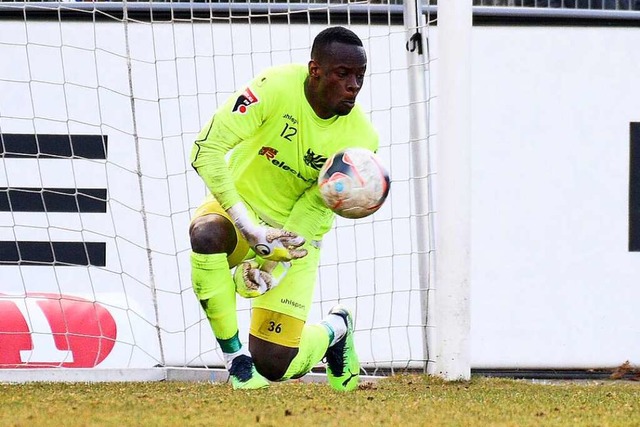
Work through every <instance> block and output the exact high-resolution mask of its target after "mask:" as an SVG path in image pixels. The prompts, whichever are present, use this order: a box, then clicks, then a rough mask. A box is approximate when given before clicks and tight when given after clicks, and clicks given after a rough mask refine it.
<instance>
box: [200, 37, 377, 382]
mask: <svg viewBox="0 0 640 427" xmlns="http://www.w3.org/2000/svg"><path fill="white" fill-rule="evenodd" d="M366 66H367V56H366V52H365V50H364V47H363V44H362V41H361V40H360V38H358V36H357V35H356V34H355V33H353V32H352V31H350V30H348V29H346V28H343V27H330V28H327V29H325V30H323V31H322V32H320V33H319V34H318V35H317V36H316V38H315V39H314V42H313V46H312V50H311V59H310V61H309V63H308V65H303V64H300V65H298V64H289V65H284V66H277V67H273V68H269V69H267V70H266V71H264V72H263V73H261V74H259V75H258V76H257V77H255V78H254V79H253V80H252V81H251V82H250V83H249V84H248V85H247V86H246V87H244V88H242V89H240V90H239V91H238V92H236V93H235V94H234V95H233V96H232V97H231V98H230V99H228V100H227V102H226V103H225V104H223V105H222V106H221V108H219V109H218V110H217V111H216V113H215V116H214V117H213V118H211V120H210V122H209V123H208V124H207V125H206V126H205V127H204V129H203V130H202V131H201V132H200V134H199V135H198V138H197V140H196V142H195V144H194V147H193V151H192V156H191V157H192V159H191V160H192V165H193V167H194V168H195V170H196V171H197V172H198V174H199V175H200V176H201V178H202V179H203V181H204V182H205V184H206V185H207V187H208V188H209V190H210V192H211V194H210V195H209V197H208V198H207V199H206V200H205V201H204V203H203V204H202V205H201V206H200V207H199V208H198V209H197V211H196V213H195V215H194V218H193V219H192V222H191V225H190V228H189V236H190V239H191V248H192V254H191V275H192V284H193V289H194V291H195V294H196V295H197V297H198V299H199V301H200V304H201V306H202V308H203V309H204V312H205V314H206V316H207V319H208V320H209V323H210V325H211V328H212V330H213V333H214V335H215V337H216V340H217V341H218V343H219V345H220V348H221V349H222V352H223V355H224V358H225V362H226V365H227V369H228V370H229V375H230V379H231V383H232V385H233V387H234V388H236V389H237V388H243V389H254V388H262V387H266V386H268V385H269V380H270V381H280V380H287V379H290V378H299V377H301V376H303V375H304V374H306V373H307V372H309V371H310V370H311V369H312V368H313V367H314V366H315V365H316V364H317V363H318V362H320V360H322V358H323V357H326V362H327V376H328V379H329V383H330V384H331V386H332V387H333V388H335V389H337V390H352V389H354V388H356V387H357V385H358V381H359V372H360V364H359V361H358V357H357V354H356V352H355V348H354V343H353V319H352V315H351V313H350V311H349V310H347V309H346V308H345V307H343V306H340V305H338V306H336V307H334V308H333V309H331V311H330V312H329V314H328V315H327V316H326V317H325V318H324V319H323V320H322V322H320V323H318V324H306V320H307V316H308V314H309V310H310V308H311V303H312V297H313V292H314V287H315V283H316V277H317V272H318V264H319V261H320V246H321V240H322V236H323V235H324V234H325V233H326V232H327V231H329V230H330V229H331V226H332V223H333V220H334V213H333V212H332V211H331V210H329V209H328V208H327V207H326V206H325V205H324V203H323V201H322V198H321V196H320V193H319V190H318V186H317V183H316V182H317V178H318V173H319V170H320V168H321V167H322V165H323V164H324V162H325V161H326V160H327V158H328V157H330V156H331V155H333V154H334V153H335V152H337V151H339V150H342V149H345V148H347V147H363V148H367V149H370V150H372V151H375V150H377V148H378V136H377V133H376V132H375V130H374V129H373V127H372V125H371V124H370V122H369V120H368V119H367V117H366V116H365V114H364V113H363V111H362V110H361V109H360V107H359V106H358V105H356V103H355V101H356V97H357V96H358V93H359V92H360V89H361V88H362V84H363V78H364V74H365V70H366ZM229 152H230V154H229ZM227 154H229V156H228V157H227ZM234 267H235V270H233V269H234ZM231 271H235V273H234V274H233V275H232V273H231ZM267 291H268V292H267ZM236 292H237V293H238V294H240V295H241V296H243V297H247V298H252V309H251V324H250V331H249V345H248V347H249V348H248V349H247V348H245V347H244V346H243V345H242V344H241V340H240V338H239V336H238V321H237V313H236Z"/></svg>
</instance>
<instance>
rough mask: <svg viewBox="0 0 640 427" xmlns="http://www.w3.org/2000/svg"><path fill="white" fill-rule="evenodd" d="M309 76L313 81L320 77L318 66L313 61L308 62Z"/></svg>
mask: <svg viewBox="0 0 640 427" xmlns="http://www.w3.org/2000/svg"><path fill="white" fill-rule="evenodd" d="M309 76H311V77H313V78H314V79H317V78H318V77H320V65H318V63H317V62H316V61H315V60H313V59H312V60H311V61H309Z"/></svg>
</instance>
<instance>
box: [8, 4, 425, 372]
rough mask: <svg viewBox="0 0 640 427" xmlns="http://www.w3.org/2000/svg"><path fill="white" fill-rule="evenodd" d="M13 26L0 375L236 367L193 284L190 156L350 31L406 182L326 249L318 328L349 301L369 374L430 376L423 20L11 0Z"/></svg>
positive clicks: (384, 140)
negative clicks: (236, 113) (284, 75)
mask: <svg viewBox="0 0 640 427" xmlns="http://www.w3.org/2000/svg"><path fill="white" fill-rule="evenodd" d="M427 18H428V16H427ZM427 21H428V19H427ZM0 23H1V25H0V57H1V58H3V60H2V61H0V143H1V145H0V277H1V283H2V287H1V288H0V289H1V290H0V312H1V313H2V315H1V316H0V368H4V369H5V370H6V369H12V368H42V367H49V368H118V369H123V368H148V367H154V366H163V367H169V366H170V367H208V368H215V367H222V366H224V363H223V359H222V354H221V352H220V349H219V347H218V346H217V343H216V342H215V340H214V338H213V334H212V332H211V330H210V329H209V325H208V323H207V321H206V319H205V318H204V316H203V313H202V310H201V308H200V306H199V304H198V301H197V300H196V298H195V296H194V293H193V291H192V289H191V283H190V267H189V254H190V247H189V239H188V234H187V229H188V225H189V221H190V217H191V215H192V214H193V212H194V210H195V208H196V207H197V206H198V205H199V204H200V203H201V202H202V200H203V198H204V196H205V187H204V185H203V184H202V181H201V180H200V178H199V177H198V176H197V175H196V173H195V172H194V171H193V170H192V168H191V167H190V164H189V153H190V150H191V145H192V143H193V141H194V138H195V136H196V134H197V133H198V132H199V131H200V129H201V128H202V127H203V125H204V124H205V123H206V122H207V120H208V119H209V118H210V116H211V115H212V114H213V112H214V111H215V109H216V107H217V106H218V105H219V104H220V103H221V102H223V101H224V100H225V99H226V98H227V97H228V96H229V95H230V94H231V93H232V92H234V91H235V90H236V89H237V88H238V87H239V86H241V85H242V84H243V83H245V82H247V81H248V80H249V79H250V78H251V77H252V76H253V75H255V74H256V73H257V72H259V71H261V70H263V69H264V68H266V67H268V66H270V65H275V64H282V63H287V62H302V63H306V62H307V61H308V57H309V51H310V46H311V42H312V40H313V38H314V36H315V35H316V34H317V33H318V32H319V31H321V30H322V29H323V28H324V27H326V26H327V25H344V26H347V27H349V28H350V29H352V30H353V31H355V32H356V33H357V34H358V35H359V36H360V37H361V38H362V40H363V42H364V44H365V48H366V50H367V52H368V58H369V66H368V69H367V75H366V79H365V86H364V88H363V90H362V92H361V95H360V98H359V99H360V102H361V104H362V105H363V107H364V109H365V110H366V111H367V112H368V114H369V116H370V118H371V120H372V122H373V123H374V125H375V127H376V128H377V129H378V131H379V133H380V140H381V147H380V150H379V154H380V156H381V158H382V159H383V160H384V162H385V163H386V164H387V165H388V167H389V170H390V174H391V179H392V189H391V193H390V197H389V199H388V201H387V203H386V204H385V205H384V206H383V207H382V209H381V210H380V211H378V212H377V213H376V214H375V215H373V216H372V217H369V218H366V219H361V220H357V221H353V220H346V219H342V218H338V219H337V221H336V223H335V226H334V228H333V230H332V231H331V232H330V233H329V234H328V235H327V236H326V238H325V239H324V242H323V257H322V261H321V267H320V272H319V277H318V286H317V290H316V294H315V297H314V302H313V307H312V308H311V314H310V319H309V320H310V321H312V322H315V321H318V320H319V319H320V318H322V317H323V315H324V314H325V313H326V312H327V311H328V310H329V309H330V307H331V306H333V305H334V304H335V303H336V302H341V303H344V304H346V305H348V306H350V307H352V308H353V309H354V311H355V315H356V345H357V350H358V353H359V355H360V358H361V360H362V362H363V368H364V369H365V371H366V372H367V373H369V374H379V373H387V372H394V371H397V370H404V369H425V366H426V364H427V361H428V359H429V357H428V348H427V347H428V346H427V342H428V339H427V338H426V337H428V336H429V327H428V326H430V325H428V323H427V320H428V310H426V308H427V306H428V301H427V299H428V298H427V297H428V292H427V288H428V286H429V283H428V281H429V271H430V266H429V260H430V257H431V256H432V247H431V246H430V245H431V244H430V241H431V237H430V235H429V231H428V228H425V227H426V225H427V224H428V222H429V212H428V211H424V209H421V208H420V207H419V206H418V207H416V206H417V204H416V199H415V194H417V193H418V194H421V196H420V197H422V198H426V199H428V196H427V195H426V194H425V193H424V191H426V190H427V188H426V187H425V186H424V185H423V184H424V182H425V180H427V181H428V178H429V177H428V176H427V174H426V173H425V172H424V171H425V170H426V169H424V168H417V169H416V167H415V164H414V163H415V162H417V161H423V160H424V159H416V158H415V156H414V152H415V146H416V144H427V143H428V139H427V138H426V135H422V136H421V137H420V136H419V137H418V140H416V136H415V135H411V128H412V126H411V123H410V118H411V117H412V116H414V117H415V112H412V109H414V108H416V104H417V103H418V104H424V102H427V98H426V97H424V98H418V101H417V102H416V98H415V97H413V95H415V93H414V92H415V87H412V86H411V85H410V83H409V82H410V79H409V77H408V73H409V72H410V68H412V67H410V66H409V64H410V63H409V60H408V50H409V51H414V50H415V49H417V48H420V49H421V50H422V51H423V54H422V56H421V58H423V61H424V63H423V64H418V70H419V75H420V76H421V78H424V79H428V75H427V74H426V73H424V71H425V69H427V68H428V64H427V62H428V56H427V54H428V49H427V46H426V40H427V37H428V33H427V30H428V26H424V27H422V24H420V23H419V22H418V24H416V25H414V27H413V28H412V29H408V28H406V27H405V23H404V21H403V6H402V5H395V4H386V3H379V4H374V3H368V2H349V3H345V4H341V3H334V2H330V3H313V4H301V3H288V2H287V3H255V4H249V3H191V2H189V3H177V2H176V3H131V2H123V3H111V2H105V3H98V2H96V3H93V2H91V3H57V2H47V3H44V2H43V3H38V2H33V3H11V2H3V3H1V4H0ZM409 31H410V32H411V33H416V32H419V33H420V35H419V36H417V38H415V37H414V38H413V40H409V37H408V36H407V34H408V32H409ZM420 38H421V39H422V43H420ZM420 66H422V68H420ZM413 68H414V69H415V68H416V64H415V61H414V65H413ZM425 81H426V80H425ZM418 107H419V108H421V109H419V110H418V111H425V110H424V109H425V105H418ZM418 118H420V117H419V116H418ZM422 119H423V120H424V121H425V123H426V122H427V120H428V118H427V117H426V116H424V117H422ZM426 129H428V126H427V127H426ZM420 138H422V139H420ZM416 170H418V171H422V172H420V173H421V175H420V176H417V175H416V172H415V171H416ZM417 183H421V184H420V185H417ZM423 207H424V204H423ZM425 272H426V274H425ZM249 307H250V306H249V302H248V301H247V300H242V299H239V320H240V332H241V336H242V337H243V341H245V342H246V339H247V333H248V325H249ZM0 373H1V370H0Z"/></svg>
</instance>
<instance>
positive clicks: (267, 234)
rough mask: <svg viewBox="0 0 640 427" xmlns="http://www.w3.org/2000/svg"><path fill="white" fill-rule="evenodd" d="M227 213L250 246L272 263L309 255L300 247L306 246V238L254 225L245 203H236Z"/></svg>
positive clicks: (289, 232)
mask: <svg viewBox="0 0 640 427" xmlns="http://www.w3.org/2000/svg"><path fill="white" fill-rule="evenodd" d="M227 213H228V214H229V216H230V217H231V219H232V220H233V222H234V224H235V225H236V227H238V230H240V233H242V236H243V237H244V238H245V239H246V240H247V242H249V246H251V248H252V249H253V250H254V251H255V253H256V254H257V255H259V256H261V257H262V258H264V259H267V260H270V261H290V260H292V259H298V258H302V257H304V256H305V255H307V250H306V249H302V248H301V247H300V246H302V245H303V244H304V237H302V236H298V235H297V234H295V233H293V232H291V231H286V230H280V229H277V228H272V227H265V226H261V225H256V224H254V223H253V221H252V220H251V219H250V217H249V212H248V211H247V207H246V206H245V205H244V203H242V202H238V203H236V204H235V205H233V206H231V207H230V208H229V209H228V210H227Z"/></svg>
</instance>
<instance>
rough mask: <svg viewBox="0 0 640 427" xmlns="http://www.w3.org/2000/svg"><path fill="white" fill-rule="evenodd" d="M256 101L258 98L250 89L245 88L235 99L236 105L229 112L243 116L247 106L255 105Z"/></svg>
mask: <svg viewBox="0 0 640 427" xmlns="http://www.w3.org/2000/svg"><path fill="white" fill-rule="evenodd" d="M258 101H259V100H258V97H257V96H255V95H254V94H253V92H251V89H249V88H246V89H245V90H244V92H242V95H240V96H239V97H238V99H236V103H235V105H234V106H233V109H232V110H231V111H232V112H233V113H240V114H245V113H246V112H247V109H248V108H249V106H250V105H251V104H257V103H258Z"/></svg>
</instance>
